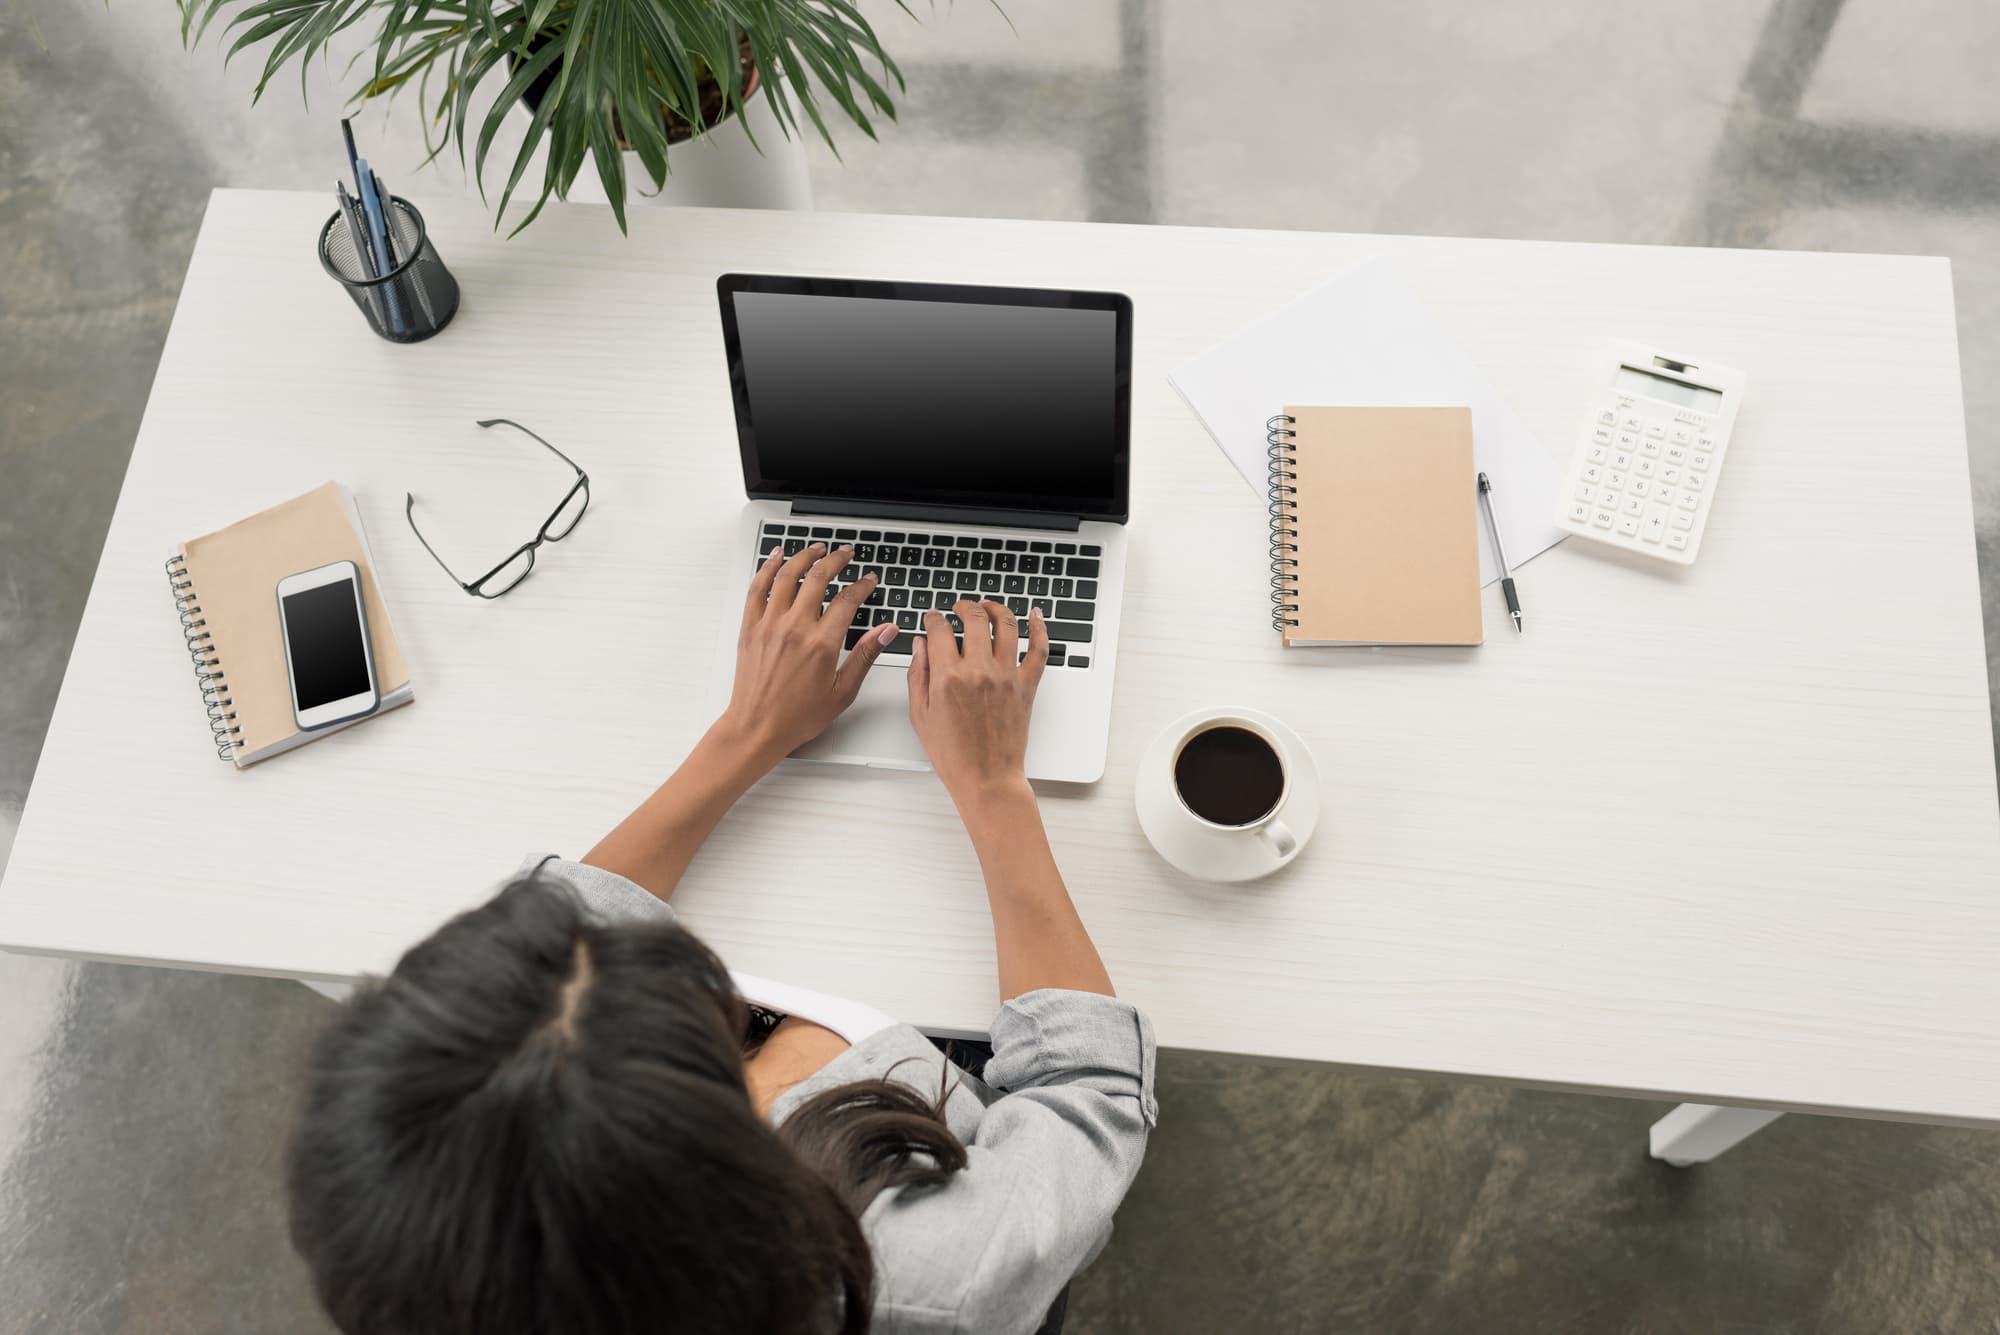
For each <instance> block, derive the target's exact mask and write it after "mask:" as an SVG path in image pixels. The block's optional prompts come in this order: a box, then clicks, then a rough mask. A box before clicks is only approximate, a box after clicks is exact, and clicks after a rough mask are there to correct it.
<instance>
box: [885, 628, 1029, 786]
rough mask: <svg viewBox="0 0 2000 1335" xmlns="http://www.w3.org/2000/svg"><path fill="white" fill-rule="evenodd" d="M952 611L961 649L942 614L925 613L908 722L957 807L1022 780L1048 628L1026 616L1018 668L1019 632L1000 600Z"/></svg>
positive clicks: (1024, 779)
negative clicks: (1025, 638)
mask: <svg viewBox="0 0 2000 1335" xmlns="http://www.w3.org/2000/svg"><path fill="white" fill-rule="evenodd" d="M952 611H953V612H954V613H955V614H956V615H957V617H958V619H959V621H960V622H961V623H962V624H963V625H964V627H965V647H964V649H963V650H960V648H959V647H958V645H957V644H956V643H954V641H953V639H952V629H951V623H950V622H949V621H948V620H946V618H945V615H944V613H942V612H928V613H926V614H925V615H924V636H923V638H921V639H919V640H918V641H917V643H916V648H915V650H914V652H913V654H912V657H911V660H910V673H909V681H910V722H911V723H912V724H913V725H915V727H916V730H917V737H918V739H919V740H921V741H922V742H923V744H924V752H925V754H927V755H928V756H929V757H930V760H931V767H932V768H933V769H935V770H936V771H937V775H938V778H939V779H941V780H943V782H944V786H945V789H946V791H948V792H949V793H950V794H951V795H952V799H953V800H954V801H955V802H957V803H958V804H959V805H960V807H961V808H962V807H963V806H964V805H965V803H966V802H967V801H968V800H970V799H972V798H974V797H976V796H977V795H979V794H980V793H982V792H985V791H988V790H991V789H994V788H999V787H1005V786H1009V785H1013V784H1017V783H1018V784H1025V783H1026V782H1027V770H1026V760H1027V754H1028V714H1029V711H1030V710H1031V709H1032V708H1033V706H1034V703H1035V688H1036V686H1038V685H1039V684H1040V683H1041V680H1042V669H1043V668H1044V667H1046V666H1047V665H1048V661H1049V631H1048V627H1047V626H1046V625H1044V624H1043V622H1042V616H1041V613H1040V612H1039V611H1035V612H1031V613H1030V614H1029V616H1028V628H1027V635H1028V654H1027V657H1026V658H1023V659H1021V660H1020V661H1019V662H1018V663H1017V662H1016V661H1015V660H1016V658H1017V657H1018V655H1019V651H1020V642H1021V627H1020V625H1019V623H1018V622H1016V621H1015V619H1014V614H1013V613H1012V612H1010V611H1008V610H1007V608H1006V607H1005V606H1004V605H1003V604H1001V603H995V602H972V601H970V600H967V599H961V600H960V601H959V603H958V605H957V606H956V607H954V608H953V609H952Z"/></svg>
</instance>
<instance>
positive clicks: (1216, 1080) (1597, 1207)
mask: <svg viewBox="0 0 2000 1335" xmlns="http://www.w3.org/2000/svg"><path fill="white" fill-rule="evenodd" d="M876 8H878V9H879V8H881V6H879V5H877V6H876ZM918 8H919V12H920V13H924V14H925V20H924V22H923V23H922V24H921V25H918V24H915V23H912V22H911V21H909V20H907V19H904V18H902V17H900V16H899V15H897V14H895V13H894V12H890V13H887V14H885V15H883V16H882V22H883V24H884V27H885V30H886V32H887V33H888V35H889V39H890V41H891V43H892V48H893V49H894V50H895V51H896V52H897V53H898V54H899V56H905V57H907V69H908V73H909V75H910V91H909V96H908V97H907V99H906V100H905V102H904V118H903V123H902V124H901V125H899V126H896V127H893V128H890V129H889V130H888V131H887V132H886V134H885V136H884V141H883V142H882V143H881V144H880V145H870V144H866V143H864V142H862V141H860V140H858V139H857V138H855V137H854V136H849V137H848V140H849V142H848V144H847V147H848V149H849V151H848V154H847V161H846V163H845V164H844V165H842V164H837V163H835V162H833V161H832V160H831V159H830V158H828V157H827V156H826V155H825V154H824V153H821V154H819V155H818V156H817V158H816V165H815V168H814V181H815V189H816V191H817V193H818V197H819V201H820V204H821V206H822V207H824V208H835V209H850V210H876V211H912V212H919V211H920V212H928V213H974V214H1009V215H1016V216H1026V217H1048V218H1094V219H1115V220H1121V221H1157V222H1170V223H1211V224H1239V225H1258V226H1279V227H1308V228H1333V229H1344V230H1357V231H1365V230H1383V231H1406V232H1431V233H1463V234H1476V235H1497V236H1519V237H1540V238H1562V239H1577V240H1597V241H1639V242H1680V243H1687V244H1699V245H1747V246H1783V247H1797V248H1832V249H1846V250H1877V251H1900V252H1925V253H1938V254H1946V255H1949V256H1951V257H1952V259H1953V262H1954V266H1955V274H1956V281H1957V293H1958V302H1959V308H1958V309H1959V322H1960V336H1961V349H1962V354H1963V359H1964V366H1965V371H1966V408H1967V415H1968V421H1969V424H1970V434H1971V442H1972V453H1973V462H1972V473H1973V482H1974V486H1975V492H1976V497H1977V500H1978V523H1979V526H1980V535H1981V544H1980V549H1981V557H1982V563H1983V567H1984V572H1985V574H1984V579H1983V581H1982V587H1983V588H1984V590H1985V597H1986V602H1987V608H1988V616H1987V625H1988V647H1989V660H1992V659H1993V658H1995V657H1996V655H1995V654H1994V653H1993V649H1994V646H1995V639H1994V632H1995V628H1996V626H2000V426H1996V425H1995V423H1996V420H2000V388H1996V382H1995V379H1994V377H1992V376H1991V375H1990V374H1988V368H1989V367H1991V366H1992V365H1993V363H1994V358H1995V354H1996V352H2000V98H1996V97H1995V96H1994V94H1993V93H1992V85H1991V76H1990V71H1992V70H1993V69H1994V68H1996V67H2000V13H1996V11H1995V10H1994V9H1993V8H1992V7H1991V6H1989V5H1986V4H1982V3H1980V2H1979V0H1846V3H1842V0H1776V2H1775V3H1770V2H1768V0H1682V3H1678V4H1674V5H1661V6H1637V5H1607V4H1603V3H1600V2H1599V0H1541V2H1540V3H1521V2H1516V3H1501V4H1491V5H1478V6H1475V5H1472V4H1468V3H1465V2H1464V0H1407V2H1405V3H1400V4H1389V3H1374V2H1372V0H1338V2H1334V3H1312V4H1308V3H1303V2H1301V3H1294V4H1279V3H1274V2H1271V3H1254V4H1235V5H1216V4H1212V3H1208V2H1207V0H1115V2H1114V0H1090V2H1089V3H1076V0H1007V4H1006V8H1007V10H1008V12H1009V14H1010V15H1011V17H1012V19H1013V23H1014V26H1015V28H1016V29H1018V36H1017V35H1015V34H1014V33H1012V32H1010V31H1009V30H1008V28H1007V25H1006V24H1005V23H1004V22H1002V21H1000V20H999V19H998V17H997V16H996V15H995V14H994V13H993V11H992V10H990V9H988V8H986V7H984V6H982V5H980V4H977V3H964V4H959V5H956V6H945V7H940V8H939V9H938V10H937V11H936V12H935V13H931V12H929V11H926V10H924V9H923V7H921V6H919V7H918ZM23 11H25V12H30V13H33V14H34V15H35V16H36V17H37V18H38V20H39V22H40V26H41V28H42V29H43V30H44V32H45V34H46V36H47V40H48V43H49V48H50V49H49V51H48V52H47V53H46V54H43V53H41V52H39V51H38V50H37V49H36V48H35V46H34V45H33V44H32V43H31V42H30V41H29V40H28V39H27V37H26V36H25V35H24V34H23V32H22V23H21V21H20V19H19V18H18V17H17V16H16V15H17V13H18V12H23ZM0 14H4V15H5V17H4V18H0V401H4V403H5V412H4V416H0V422H4V426H0V431H4V436H0V646H4V649H0V652H3V653H4V660H5V668H6V671H5V672H4V673H0V857H4V856H5V851H6V848H7V846H8V845H9V843H10V842H11V837H12V829H13V823H14V822H15V820H17V819H18V816H19V812H20V806H21V802H22V800H23V798H24V796H25V794H26V792H27V788H28V783H29V779H30V776H31V774H32V772H33V768H34V762H35V757H36V754H37V752H38V750H39V747H40V744H41V738H42V733H43V730H44V728H45V726H46V724H47V720H48V717H49V712H50V710H51V708H52V706H53V704H54V700H55V695H56V689H57V686H58V684H59V682H60V679H61V673H62V668H63V664H64V661H65V659H66V656H67V654H68V649H69V643H70V640H71V637H72V635H73V634H74V629H75V626H76V623H77V619H78V617H79V615H80V614H81V611H82V607H83V601H84V595H85V591H86V590H87V588H88V586H89V581H90V576H91V573H92V571H93V568H94V567H95V564H96V560H97V553H98V548H99V545H100V543H101V541H102V537H103V533H104V530H105V527H106V525H107V524H108V523H109V520H110V515H111V508H112V504H113V501H114V500H115V498H116V496H117V492H118V487H119V483H120V479H121V477H122V475H123V470H124V463H125V459H126V456H127V453H128V451H129V450H130V446H131V440H132V437H133V434H134V431H135V429H136V427H137V423H138V420H139V415H140V411H141V409H142V407H143V405H144V402H145V398H146V393H147V388H148V385H149V384H150V382H151V378H152V368H153V366H154V363H155V361H156V359H157V356H158V353H159V349H160V344H161V341H162V339H163V338H164V336H165V332H166V327H167V322H168V319H169V316H170V315H171V312H172V309H173V304H174V299H175V295H176V293H177V291H178V289H179V284H180V276H181V273H182V270H183V267H184V265H185V262H186V258H187V255H188V253H189V249H190V247H191V246H192V243H193V238H194V229H195V226H196V224H197V222H198V220H199V218H200V214H201V209H202V205H203V200H204V198H205V196H206V193H207V191H208V189H209V188H210V187H211V186H213V185H217V184H238V185H272V186H297V187H312V188H323V187H324V185H325V178H326V177H327V175H328V171H329V168H328V166H327V151H326V149H327V139H326V134H327V125H326V120H325V117H324V115H323V114H322V113H323V111H324V109H326V108H329V107H330V106H331V105H333V103H332V99H330V98H328V97H327V96H326V95H325V93H324V89H325V87H326V81H325V79H324V78H323V77H319V76H316V77H315V87H316V88H318V89H320V90H321V93H320V95H319V97H318V98H317V99H316V101H315V107H316V108H318V109H320V111H319V112H316V113H312V114H309V113H308V112H306V111H305V110H303V109H302V108H301V107H300V106H299V105H298V100H297V96H296V88H295V87H293V86H290V85H288V84H286V83H285V82H284V81H280V83H279V84H278V85H277V86H275V87H274V88H273V89H272V91H271V93H270V95H269V96H268V97H267V99H266V104H265V105H263V106H261V107H258V108H256V109H254V110H253V109H252V108H251V107H250V105H249V97H248V91H247V90H248V85H249V82H250V75H251V71H250V70H249V68H248V67H247V66H246V65H243V64H242V63H241V62H239V66H238V67H237V68H236V69H233V70H231V71H228V72H226V73H225V72H223V71H222V70H221V69H220V68H219V66H220V62H219V59H218V58H217V55H216V53H215V51H214V50H213V49H212V48H205V49H203V50H201V51H199V52H197V53H196V54H194V55H192V56H189V55H186V54H184V53H183V52H182V51H181V49H180V46H179V43H178V39H177V37H176V34H175V31H174V15H173V13H172V9H171V7H170V6H168V5H166V4H164V3H163V0H149V2H147V3H141V0H120V3H118V4H116V5H113V6H111V7H109V8H107V7H106V6H104V5H102V4H100V3H98V2H97V0H21V3H20V5H19V6H0ZM385 115H386V118H385ZM367 124H368V126H369V129H368V133H370V134H371V135H373V136H374V137H375V138H374V140H373V142H375V143H377V144H378V145H379V147H378V149H377V151H376V156H377V157H378V159H379V160H381V161H384V162H385V163H388V164H390V165H392V166H394V167H395V168H396V169H397V170H396V171H395V172H394V173H393V179H396V180H397V181H398V182H399V183H400V184H402V185H403V186H404V187H405V188H406V189H407V190H408V191H409V193H411V194H413V195H416V196H417V197H418V198H423V197H424V195H425V193H426V192H429V193H438V192H443V191H453V192H455V191H457V190H460V189H463V183H462V181H461V180H460V178H459V176H458V174H457V173H456V172H455V171H454V170H451V169H446V170H443V171H441V172H439V173H437V174H436V175H435V176H434V177H432V178H430V179H428V180H424V179H422V178H416V177H413V176H412V175H411V173H410V171H409V170H408V165H409V163H410V162H411V161H412V160H413V159H414V157H415V155H416V148H415V145H416V144H417V140H418V135H417V129H416V112H415V109H414V108H413V107H409V106H402V107H397V108H392V109H391V110H390V111H389V112H388V113H386V114H385V113H371V114H370V117H369V118H368V121H367ZM609 814H611V813H607V816H609ZM324 1004H325V1003H322V1002H320V1001H319V1000H318V999H316V998H315V997H313V996H312V995H311V994H309V993H307V992H306V991H305V990H304V989H303V988H298V987H295V986H292V985H289V984H283V983H275V982H269V981H263V980H256V979H240V978H222V977H204V976H196V975H191V974H178V973H169V972H161V971H149V970H142V969H131V968H117V967H111V966H102V965H74V964H68V963H62V962H55V961H44V960H31V959H14V958H4V957H0V1156H4V1163H5V1167H4V1170H0V1294H4V1295H5V1296H4V1299H0V1335H14V1333H15V1332H27V1331H37V1332H39V1331H65V1332H77V1333H78V1335H97V1333H100V1332H107V1333H108V1332H136V1331H146V1332H157V1333H160V1335H171V1333H173V1332H202V1333H203V1335H210V1333H212V1332H230V1331H245V1332H259V1333H260V1335H268V1333H271V1332H325V1331H326V1330H327V1326H326V1324H325V1322H324V1321H323V1319H322V1318H320V1317H319V1315H318V1314H317V1313H316V1311H315V1310H314V1308H313V1306H312V1303H311V1300H310V1298H309V1296H308V1294H307V1292H306V1288H305V1284H304V1279H303V1275H302V1273H301V1271H300V1268H299V1266H298V1264H297V1263H296V1262H295V1260H294V1259H293V1258H292V1257H291V1255H290V1253H289V1252H288V1250H287V1249H286V1246H285V1242H284V1238H283V1230H282V1223H281V1220H282V1208H281V1201H280V1198H279V1195H278V1189H277V1178H276V1175H275V1165H276V1163H277V1159H278V1156H279V1153H280V1148H281V1144H282V1136H283V1132H284V1127H285V1120H286V1112H287V1108H288V1103H289V1100H290V1099H291V1097H292V1095H293V1092H294V1088H295V1082H294V1079H293V1069H294V1068H293V1063H294V1059H295V1057H296V1055H297V1053H298V1050H299V1045H300V1043H301V1041H302V1040H303V1038H304V1037H305V1035H306V1034H307V1033H308V1032H309V1031H310V1030H311V1028H312V1027H313V1025H314V1024H315V1023H316V1021H317V1020H318V1018H319V1017H320V1016H321V1014H323V1011H322V1009H321V1008H322V1006H323V1005H324ZM1160 1081H1161V1089H1160V1099H1161V1103H1162V1104H1163V1106H1164V1108H1165V1116H1164V1118H1163V1120H1162V1123H1161V1126H1160V1130H1159V1133H1158V1136H1157V1138H1156V1139H1155V1141H1154V1144H1153V1149H1152V1153H1151V1155H1150V1157H1149V1159H1148V1162H1147V1165H1146V1169H1145V1171H1144V1173H1143V1174H1142V1175H1141V1177H1140V1180H1139V1184H1138V1186H1137V1188H1136V1189H1135V1191H1134V1192H1133V1195H1132V1198H1131V1200H1130V1201H1129V1203H1128V1204H1127V1206H1126V1208H1125V1211H1124V1213H1123V1215H1122V1216H1121V1218H1120V1221H1119V1229H1118V1234H1117V1236H1116V1238H1115V1239H1114V1241H1113V1243H1112V1245H1111V1247H1110V1248H1109V1250H1108V1251H1107V1252H1106V1254H1105V1256H1104V1257H1103V1258H1102V1259H1101V1260H1100V1261H1099V1262H1098V1264H1097V1265H1096V1266H1095V1267H1094V1268H1093V1269H1092V1270H1091V1271H1090V1272H1089V1273H1088V1274H1086V1275H1085V1276H1084V1277H1083V1278H1082V1279H1081V1280H1079V1282H1078V1284H1077V1286H1076V1294H1075V1300H1074V1304H1073V1307H1072V1317H1071V1323H1070V1328H1071V1329H1072V1330H1073V1331H1075V1332H1077V1333H1078V1335H1096V1333H1099V1332H1113V1331H1118V1332H1124V1331H1131V1332H1140V1331H1147V1332H1151V1331H1169V1330H1171V1331H1180V1330H1191V1331H1192V1330H1200V1331H1211V1330H1215V1331H1220V1330H1255V1331H1278V1332H1283V1331H1322V1330H1355V1331H1424V1332H1428V1331H1440V1332H1442V1331H1453V1332H1456V1331H1468V1330H1478V1331H1482V1332H1511V1331H1520V1332H1548V1331H1590V1332H1597V1331H1632V1332H1641V1331H1644V1332H1674V1331H1689V1332H1695V1331H1701V1332H1709V1331H1724V1330H1728V1331H1753V1330H1754V1331H1799V1332H1805V1331H1814V1332H1820V1331H1825V1332H1856V1333H1857V1335H1859V1333H1861V1332H1868V1333H1870V1335H1873V1333H1874V1332H1882V1331H1953V1332H1957V1331H1978V1332H1988V1333H1989V1335H1991V1333H1992V1332H2000V1269H1996V1268H1995V1267H1994V1266H1993V1264H1992V1260H1991V1258H1992V1257H1993V1256H1994V1255H1995V1253H1996V1251H2000V1137H1995V1136H1992V1135H1986V1134H1979V1133H1972V1132H1964V1131H1947V1130H1937V1129H1927V1128H1920V1127H1911V1126H1897V1125H1889V1124H1872V1123H1861V1122H1843V1121H1838V1120H1830V1119H1820V1118H1805V1117H1790V1118H1786V1119H1784V1120H1783V1121H1781V1122H1780V1123H1778V1124H1777V1125H1776V1126H1775V1127H1773V1128H1772V1129H1771V1130H1769V1131H1767V1132H1765V1133H1764V1134H1762V1135H1760V1136H1759V1137H1757V1138H1756V1139H1755V1140H1754V1141H1752V1142H1750V1143H1748V1144H1747V1145H1745V1146H1743V1147H1742V1148H1741V1149H1740V1150H1738V1151H1736V1152H1735V1153H1733V1154H1732V1155H1730V1156H1729V1157H1728V1158H1727V1159H1725V1160H1723V1161H1720V1162H1718V1163H1717V1164H1715V1165H1712V1166H1709V1167H1706V1168H1701V1169H1696V1170H1692V1171H1687V1172H1676V1171H1674V1170H1670V1169H1666V1168H1664V1167H1661V1166H1659V1165H1657V1164H1654V1163H1652V1162H1650V1161H1648V1160H1647V1159H1646V1158H1645V1157H1644V1153H1643V1135H1644V1129H1645V1127H1646V1124H1647V1123H1648V1122H1649V1121H1650V1120H1651V1119H1652V1118H1653V1117H1655V1116H1656V1115H1657V1114H1658V1113H1659V1112H1660V1111H1662V1109H1660V1108H1659V1107H1657V1106H1653V1105H1647V1104H1638V1103H1626V1102H1618V1101H1612V1100H1600V1099H1590V1098H1581V1097H1572V1096H1563V1095H1553V1094H1540V1093H1523V1092H1510V1091H1506V1090H1501V1089H1496V1088H1491V1087H1485V1086H1473V1085H1465V1084H1459V1083H1455V1082H1449V1081H1441V1080H1427V1079H1409V1078H1399V1077H1390V1076H1382V1075H1373V1074H1365V1073H1341V1072H1330V1071H1321V1070H1306V1069H1300V1068H1292V1067H1273V1066H1264V1065H1258V1064H1254V1063H1247V1062H1238V1061H1229V1060H1220V1059H1214V1058H1206V1057H1194V1056H1187V1055H1179V1054H1167V1055H1166V1056H1165V1057H1164V1058H1163V1059H1162V1061H1161V1065H1160Z"/></svg>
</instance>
